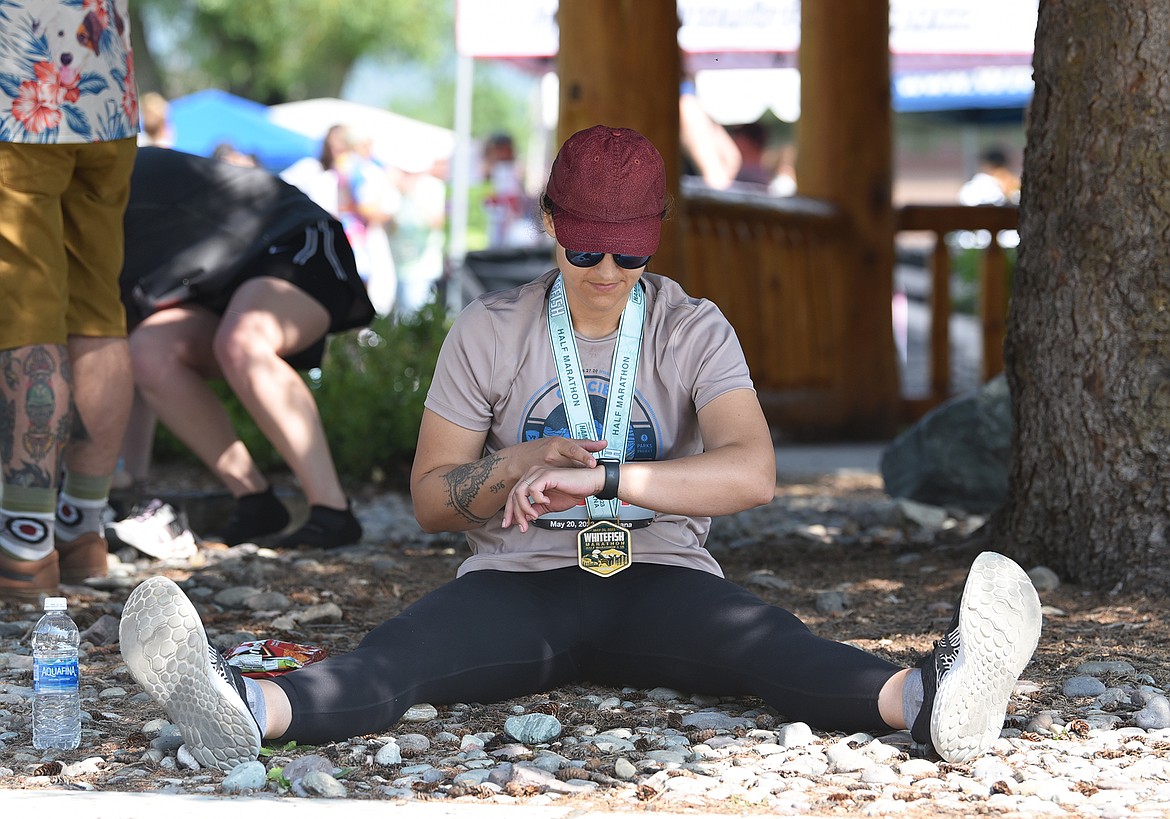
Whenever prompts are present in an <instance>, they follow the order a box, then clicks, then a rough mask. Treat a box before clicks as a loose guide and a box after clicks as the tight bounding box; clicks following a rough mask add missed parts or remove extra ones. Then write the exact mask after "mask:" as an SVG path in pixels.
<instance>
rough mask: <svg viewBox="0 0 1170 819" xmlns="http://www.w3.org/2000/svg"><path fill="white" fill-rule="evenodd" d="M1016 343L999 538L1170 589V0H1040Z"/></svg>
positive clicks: (1062, 564)
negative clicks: (1169, 544) (1168, 0)
mask: <svg viewBox="0 0 1170 819" xmlns="http://www.w3.org/2000/svg"><path fill="white" fill-rule="evenodd" d="M1034 66H1035V81H1036V91H1035V96H1034V99H1033V103H1032V108H1031V111H1030V118H1029V123H1028V128H1027V131H1028V133H1027V150H1026V152H1025V157H1024V176H1023V179H1024V186H1023V200H1022V202H1021V207H1020V232H1021V235H1022V241H1021V244H1020V254H1019V263H1018V266H1017V269H1016V272H1015V280H1014V283H1013V293H1012V302H1011V311H1010V314H1009V320H1008V331H1007V339H1006V342H1005V360H1006V365H1007V366H1006V370H1007V376H1008V384H1009V387H1010V389H1011V394H1012V408H1013V418H1014V433H1013V460H1014V462H1013V465H1012V469H1011V480H1010V488H1009V497H1008V500H1007V502H1006V504H1005V505H1004V507H1003V509H1001V510H1000V513H999V515H998V516H997V517H996V520H995V521H994V535H995V538H996V542H997V544H998V546H997V547H998V548H1001V549H1003V550H1005V551H1011V552H1013V553H1014V554H1016V555H1017V556H1018V557H1020V558H1021V559H1022V560H1026V561H1028V562H1030V563H1042V564H1045V565H1048V566H1049V567H1051V568H1052V569H1054V570H1056V571H1057V572H1058V573H1059V574H1061V575H1062V576H1063V577H1064V579H1065V580H1067V581H1071V582H1075V583H1080V584H1083V585H1086V586H1089V587H1093V588H1097V589H1111V588H1126V589H1129V590H1134V591H1146V592H1149V593H1152V594H1166V593H1168V592H1170V560H1168V559H1167V558H1168V557H1170V552H1168V550H1167V524H1168V522H1170V520H1168V518H1170V469H1168V465H1170V186H1167V184H1166V180H1167V179H1168V178H1170V126H1168V123H1170V4H1167V3H1165V2H1162V0H1110V2H1108V3H1101V2H1097V0H1063V2H1059V3H1058V2H1055V0H1044V1H1043V2H1041V4H1040V17H1039V24H1038V26H1037V34H1036V50H1035V57H1034Z"/></svg>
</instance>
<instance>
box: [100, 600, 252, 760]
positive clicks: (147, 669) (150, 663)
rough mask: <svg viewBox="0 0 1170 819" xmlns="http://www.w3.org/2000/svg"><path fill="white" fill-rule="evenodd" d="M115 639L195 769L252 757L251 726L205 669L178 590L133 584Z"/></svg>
mask: <svg viewBox="0 0 1170 819" xmlns="http://www.w3.org/2000/svg"><path fill="white" fill-rule="evenodd" d="M119 635H120V638H121V641H122V658H123V659H124V660H125V661H126V665H127V667H129V669H130V673H131V674H132V675H133V676H134V679H135V680H137V681H138V683H139V684H140V685H141V686H142V687H143V688H145V689H146V691H147V693H149V694H150V695H151V696H152V697H154V698H155V699H156V700H158V702H159V704H160V705H162V707H163V709H164V710H165V711H166V712H167V715H168V716H170V718H171V721H172V722H174V723H175V724H176V725H177V726H179V731H180V732H181V733H182V735H183V741H184V742H185V743H186V745H187V750H189V751H190V752H191V755H192V756H193V757H195V759H196V760H198V762H199V764H200V765H203V766H204V767H208V768H219V769H220V770H222V771H230V770H232V768H234V767H236V766H237V765H239V764H241V763H244V762H251V761H253V760H254V759H256V756H257V754H259V752H260V730H259V728H257V726H256V721H255V720H254V719H253V718H252V714H251V712H250V711H249V710H248V707H247V705H246V704H245V703H244V702H243V701H242V700H241V699H240V697H239V695H238V694H237V693H236V692H235V691H234V690H232V689H231V687H230V686H228V684H227V683H225V682H224V681H223V680H221V679H220V678H219V677H218V676H217V675H216V674H215V673H214V672H213V671H212V670H211V667H210V664H209V663H208V659H207V635H206V633H205V632H204V631H203V623H202V622H201V621H200V620H199V615H198V613H197V612H196V611H195V607H194V606H192V605H191V601H190V600H188V599H187V596H186V595H185V594H183V592H182V590H181V589H180V588H179V587H178V586H176V585H175V584H174V583H173V582H171V581H170V580H168V579H167V578H165V577H152V578H150V579H149V580H146V581H144V582H143V583H142V584H141V585H139V586H138V588H136V589H135V590H134V591H133V592H132V593H131V594H130V599H129V600H127V601H126V606H125V608H124V609H123V611H122V622H121V624H120V626H119Z"/></svg>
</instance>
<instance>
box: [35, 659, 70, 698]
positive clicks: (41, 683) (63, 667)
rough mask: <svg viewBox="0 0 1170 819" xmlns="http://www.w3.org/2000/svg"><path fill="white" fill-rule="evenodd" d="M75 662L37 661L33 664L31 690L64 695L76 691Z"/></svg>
mask: <svg viewBox="0 0 1170 819" xmlns="http://www.w3.org/2000/svg"><path fill="white" fill-rule="evenodd" d="M77 684H78V676H77V660H75V659H73V660H37V661H36V662H34V663H33V690H34V691H36V692H37V693H41V694H64V693H68V692H73V691H76V690H77Z"/></svg>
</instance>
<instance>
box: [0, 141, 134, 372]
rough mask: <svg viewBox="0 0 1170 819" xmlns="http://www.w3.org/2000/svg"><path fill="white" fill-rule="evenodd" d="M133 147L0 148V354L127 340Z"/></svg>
mask: <svg viewBox="0 0 1170 819" xmlns="http://www.w3.org/2000/svg"><path fill="white" fill-rule="evenodd" d="M136 151H137V146H136V141H135V140H134V139H132V138H131V139H119V140H113V141H109V142H94V143H88V144H86V143H81V144H58V145H29V144H24V143H12V142H0V350H10V349H13V348H16V347H25V346H28V345H30V344H64V343H65V341H66V339H67V337H68V336H71V335H79V336H98V337H114V336H125V335H126V313H125V311H124V310H123V308H122V299H121V295H120V290H119V287H118V276H119V274H120V273H121V272H122V258H123V249H124V239H123V236H124V231H123V227H122V217H123V215H124V214H125V211H126V202H127V201H128V199H129V198H130V174H131V172H132V171H133V170H134V156H135V153H136Z"/></svg>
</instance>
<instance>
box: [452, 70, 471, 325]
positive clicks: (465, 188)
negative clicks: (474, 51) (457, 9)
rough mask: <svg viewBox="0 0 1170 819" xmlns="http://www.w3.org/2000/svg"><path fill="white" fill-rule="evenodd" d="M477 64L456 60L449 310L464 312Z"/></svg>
mask: <svg viewBox="0 0 1170 819" xmlns="http://www.w3.org/2000/svg"><path fill="white" fill-rule="evenodd" d="M474 69H475V60H474V58H473V57H468V56H466V55H463V54H459V55H457V56H456V58H455V155H454V157H453V158H452V159H453V161H452V163H451V235H450V239H449V242H448V245H447V261H448V264H449V265H450V270H451V279H450V282H449V286H448V288H447V308H448V309H449V310H450V311H451V312H453V313H457V312H459V311H460V310H462V309H463V261H464V257H466V255H467V211H468V205H469V193H470V188H471V98H472V86H473V84H474V81H475V76H474V73H475V72H474Z"/></svg>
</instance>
